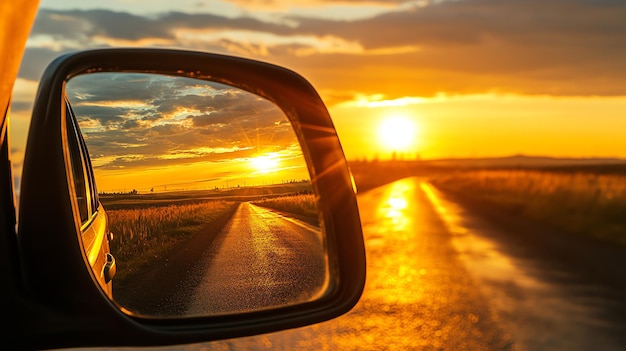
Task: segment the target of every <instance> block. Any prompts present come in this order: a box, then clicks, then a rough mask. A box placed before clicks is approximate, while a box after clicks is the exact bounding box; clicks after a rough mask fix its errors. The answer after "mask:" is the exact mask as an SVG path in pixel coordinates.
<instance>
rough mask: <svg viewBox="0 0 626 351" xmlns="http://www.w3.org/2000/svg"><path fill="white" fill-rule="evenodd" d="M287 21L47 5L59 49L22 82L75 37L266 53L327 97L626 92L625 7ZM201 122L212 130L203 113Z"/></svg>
mask: <svg viewBox="0 0 626 351" xmlns="http://www.w3.org/2000/svg"><path fill="white" fill-rule="evenodd" d="M346 3H348V2H346ZM351 3H352V4H356V3H357V2H351ZM425 5H427V6H425ZM266 15H267V13H266ZM277 16H279V17H280V19H281V21H269V20H263V19H260V18H261V17H259V18H255V17H254V16H253V14H252V13H251V14H249V15H246V16H240V17H232V18H231V17H226V16H219V15H215V14H210V13H183V12H174V11H172V12H168V13H162V14H160V15H156V16H147V15H146V16H140V15H136V14H128V13H123V12H113V11H107V10H83V11H79V10H72V11H61V10H54V11H52V10H45V9H43V10H41V11H40V13H39V15H38V17H37V21H36V23H35V27H34V29H33V34H32V38H33V44H32V45H39V44H37V43H39V42H38V41H37V40H34V38H37V37H38V36H51V37H54V38H55V40H56V42H57V43H59V44H58V45H57V46H58V47H55V48H54V49H53V50H52V49H49V48H47V49H45V48H41V47H29V49H28V51H27V55H26V56H25V61H24V65H23V67H22V70H21V71H20V76H21V77H26V78H28V79H36V77H38V75H39V72H40V71H41V66H42V65H43V62H45V61H47V60H48V59H49V57H51V56H52V54H54V53H55V52H56V51H63V50H68V49H69V48H70V47H73V46H72V45H75V44H76V43H75V42H72V40H73V41H80V42H81V43H83V45H85V46H93V45H103V46H107V45H111V44H114V43H118V42H124V43H126V44H129V43H130V44H131V45H132V44H133V43H135V44H134V45H142V46H143V45H155V46H161V45H165V44H164V43H169V44H168V46H177V47H186V48H191V49H198V50H211V51H217V52H226V53H231V54H235V55H242V56H247V57H251V58H257V59H258V58H262V59H263V60H266V61H270V62H273V63H277V64H280V65H285V66H287V67H289V68H292V69H294V70H296V71H298V72H301V73H303V74H304V75H305V76H306V77H311V79H312V80H313V81H314V82H315V84H316V87H318V88H320V89H321V90H327V91H336V92H339V91H355V93H359V94H365V95H373V94H379V93H383V94H385V95H386V96H388V97H389V98H399V97H402V96H434V95H436V94H438V93H440V92H447V93H452V94H464V93H483V92H492V91H502V92H506V93H518V94H539V95H543V94H552V95H624V94H626V87H624V85H623V84H622V82H623V81H624V80H625V79H626V69H625V68H626V67H625V66H626V63H625V62H626V21H624V20H623V19H624V18H626V3H624V2H623V1H609V0H604V1H591V0H465V1H434V2H428V4H427V2H415V3H411V2H406V3H402V4H397V6H396V5H394V6H391V7H389V10H388V11H387V12H385V13H382V14H379V15H376V16H372V17H367V18H361V19H357V20H331V19H324V18H320V17H316V18H313V17H306V16H298V17H295V16H292V17H284V15H277ZM263 18H265V17H263ZM41 42H43V40H41ZM94 43H96V44H94ZM150 43H152V44H150ZM42 45H43V44H42ZM55 50H56V51H55ZM112 88H114V87H112ZM111 93H115V91H111ZM120 93H121V92H120ZM162 108H164V109H165V108H167V106H166V104H165V102H164V103H163V106H162ZM202 112H204V113H206V112H209V111H202ZM194 116H197V117H198V118H197V119H196V121H198V123H203V122H201V120H202V118H203V117H201V116H203V113H197V114H195V115H194Z"/></svg>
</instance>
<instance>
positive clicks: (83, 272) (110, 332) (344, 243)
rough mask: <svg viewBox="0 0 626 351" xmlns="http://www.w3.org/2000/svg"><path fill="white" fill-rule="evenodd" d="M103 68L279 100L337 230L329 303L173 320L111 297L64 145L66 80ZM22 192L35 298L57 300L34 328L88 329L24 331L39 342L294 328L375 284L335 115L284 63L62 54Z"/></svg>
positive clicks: (27, 272) (36, 123) (337, 309)
mask: <svg viewBox="0 0 626 351" xmlns="http://www.w3.org/2000/svg"><path fill="white" fill-rule="evenodd" d="M157 57H158V58H159V59H156V58H157ZM94 71H103V72H104V71H108V72H125V71H133V72H144V73H157V74H168V75H179V76H187V77H192V78H198V76H201V77H210V78H211V80H213V81H216V82H221V83H226V84H228V85H231V86H235V87H239V88H241V89H244V90H246V91H249V92H251V93H255V94H257V95H260V96H263V97H265V98H267V99H268V100H270V101H272V102H274V103H276V104H277V105H278V107H280V108H281V109H282V110H283V111H284V112H285V113H286V115H287V117H288V118H289V119H290V121H291V122H292V125H293V126H294V130H295V131H296V135H297V137H298V139H299V141H300V143H301V146H302V149H303V153H304V154H305V159H306V160H307V164H308V166H309V168H310V169H312V182H313V184H315V186H316V190H317V191H318V195H319V197H320V201H319V205H320V209H321V211H322V212H323V217H324V221H325V223H324V225H325V226H326V227H328V228H331V229H332V230H330V231H328V235H329V238H328V239H327V241H328V244H329V245H328V250H329V253H328V254H329V260H330V262H329V263H330V265H331V267H330V268H331V278H332V269H333V266H335V267H336V277H337V279H336V280H335V284H336V285H335V286H334V290H332V291H331V293H330V294H329V295H328V296H325V297H323V298H322V299H320V300H317V301H313V302H310V303H305V304H300V305H296V306H289V307H282V308H278V309H274V310H267V311H259V312H252V313H244V314H237V315H229V316H215V317H202V318H188V319H166V320H157V319H154V320H153V319H142V318H136V317H132V316H129V315H126V314H124V313H122V312H121V311H120V310H119V309H118V308H117V307H116V306H114V304H113V303H111V302H110V301H109V300H108V299H107V298H106V297H104V295H103V292H102V291H101V290H100V288H99V287H98V286H97V283H96V282H95V280H94V279H95V278H94V277H93V276H92V273H91V270H90V269H85V268H86V267H85V266H84V265H80V264H76V263H77V260H78V259H83V262H84V261H85V257H84V252H83V250H82V247H81V243H80V240H78V239H79V235H80V230H79V229H77V226H76V223H75V219H74V213H73V210H72V204H71V201H72V200H71V198H70V195H69V194H70V191H69V184H68V175H67V174H66V169H65V163H64V162H65V161H64V159H63V153H62V152H59V150H58V146H59V145H62V138H61V135H60V134H59V132H60V130H62V128H61V120H62V119H63V116H62V115H59V114H60V113H61V112H62V111H63V108H62V106H63V103H62V101H63V93H64V84H65V82H66V81H67V80H68V79H69V78H71V77H73V76H75V75H77V74H82V73H88V72H94ZM55 111H56V112H55ZM55 146H56V147H55ZM61 151H62V150H61ZM42 172H45V174H47V176H48V177H47V179H46V182H41V179H40V177H39V175H40V174H42ZM21 195H22V197H21V199H20V216H19V218H20V226H19V235H18V240H19V244H20V256H21V257H22V262H21V263H22V273H23V277H24V284H25V287H26V290H27V292H28V293H29V295H28V296H29V298H30V299H31V300H32V301H34V302H36V303H37V304H41V305H43V306H46V307H47V310H46V312H45V313H43V314H42V315H38V316H37V318H43V323H42V326H41V331H40V330H34V334H37V333H38V332H39V333H41V334H48V333H47V332H46V331H45V327H46V326H49V325H47V323H48V322H50V323H54V324H55V325H57V324H59V315H63V316H64V317H65V318H64V319H62V320H65V321H66V322H67V323H68V324H70V325H71V326H72V328H77V329H78V330H76V329H73V330H70V331H68V332H67V334H68V335H71V336H72V337H71V341H68V340H67V335H65V334H63V333H60V335H54V336H51V335H44V336H45V337H49V338H51V339H50V340H48V341H46V340H43V341H42V340H39V341H36V339H40V338H33V333H29V335H28V336H24V339H25V340H24V342H26V341H30V342H34V343H37V342H39V343H40V344H34V345H33V346H34V347H40V346H41V347H45V348H50V347H72V346H116V345H136V346H149V345H171V344H179V343H192V342H202V341H211V340H218V339H225V338H232V337H240V336H248V335H255V334H259V333H266V332H272V331H278V330H284V329H290V328H295V327H300V326H304V325H309V324H313V323H318V322H322V321H325V320H329V319H332V318H334V317H337V316H339V315H342V314H344V313H345V312H347V311H349V310H350V309H351V308H352V307H353V306H354V305H355V304H356V302H358V300H359V298H360V296H361V293H362V291H363V287H364V284H365V249H364V243H363V235H362V229H361V223H360V219H359V214H358V207H357V204H356V196H355V193H354V191H353V188H352V180H351V177H350V172H349V170H348V167H347V163H346V160H345V156H344V154H343V150H342V149H341V145H340V143H339V140H338V137H337V135H336V132H335V129H334V126H333V124H332V120H331V118H330V115H329V114H328V111H327V109H326V107H325V106H324V104H323V102H322V100H321V98H320V97H319V95H318V94H317V92H316V91H315V89H314V88H313V87H312V86H311V85H310V83H308V82H307V81H306V80H305V79H304V78H303V77H301V76H300V75H298V74H297V73H294V72H292V71H290V70H288V69H285V68H282V67H278V66H275V65H271V64H267V63H263V62H259V61H253V60H249V59H243V58H238V57H232V56H225V55H217V54H209V53H203V52H193V51H182V50H167V49H97V50H87V51H80V52H76V53H70V54H66V55H63V56H60V57H58V58H57V59H55V60H54V61H52V62H51V63H50V65H49V66H48V68H46V71H45V73H44V75H43V77H42V80H41V82H40V86H39V90H38V92H37V98H36V103H35V107H34V110H33V119H32V121H31V127H30V130H29V136H28V144H27V151H26V157H25V160H24V172H23V179H22V192H21ZM51 198H52V199H55V200H56V202H57V206H54V207H55V208H54V209H52V210H51V208H50V206H49V204H47V203H46V199H51ZM42 214H45V215H42ZM33 218H38V219H40V220H38V221H33ZM35 222H37V223H35ZM46 228H57V230H56V231H55V234H58V235H47V236H46V235H42V233H44V234H49V233H46V232H45V230H46ZM60 233H73V234H71V235H70V234H68V235H66V236H62V235H61V234H60ZM42 237H43V239H42ZM45 262H49V264H48V265H45V264H43V263H45ZM78 262H79V261H78ZM333 262H334V263H335V264H334V265H333ZM52 263H54V264H52ZM44 267H45V268H44ZM59 271H60V274H59ZM59 280H60V281H61V283H59ZM68 292H73V293H72V294H68ZM77 294H78V295H79V296H78V298H77V296H76V295H77ZM33 313H36V314H40V313H39V312H33Z"/></svg>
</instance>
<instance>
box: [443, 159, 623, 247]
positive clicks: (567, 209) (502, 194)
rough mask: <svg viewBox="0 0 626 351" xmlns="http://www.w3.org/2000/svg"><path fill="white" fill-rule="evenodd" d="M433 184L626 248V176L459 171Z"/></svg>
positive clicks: (544, 172) (567, 172)
mask: <svg viewBox="0 0 626 351" xmlns="http://www.w3.org/2000/svg"><path fill="white" fill-rule="evenodd" d="M432 183H433V185H435V186H437V187H438V188H440V189H442V190H444V191H451V192H455V193H457V194H460V195H462V196H465V197H470V198H473V199H477V200H480V201H483V202H485V203H488V204H491V205H494V206H497V207H499V208H503V209H505V210H507V211H509V212H511V213H514V214H516V215H519V216H521V217H523V218H528V219H532V220H534V221H538V222H543V223H547V224H549V225H551V226H554V227H556V228H559V229H562V230H564V231H566V232H570V233H574V234H580V235H589V236H593V237H596V238H599V239H602V240H606V241H610V242H613V243H616V244H619V245H623V246H626V174H601V173H594V172H580V171H576V169H575V168H572V169H571V170H568V171H562V170H560V171H554V170H553V171H548V170H482V171H480V170H474V171H467V170H466V171H459V170H457V171H453V172H450V173H449V174H448V175H445V176H438V177H436V178H434V179H433V180H432Z"/></svg>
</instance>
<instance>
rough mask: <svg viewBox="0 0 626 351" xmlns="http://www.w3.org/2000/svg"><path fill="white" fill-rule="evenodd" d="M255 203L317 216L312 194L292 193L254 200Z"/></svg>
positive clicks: (293, 212) (312, 216) (283, 210)
mask: <svg viewBox="0 0 626 351" xmlns="http://www.w3.org/2000/svg"><path fill="white" fill-rule="evenodd" d="M253 203H254V204H255V205H259V206H263V207H268V208H272V209H275V210H278V211H281V212H287V213H291V214H296V215H300V216H304V217H309V218H315V219H317V218H318V217H317V216H318V210H317V204H316V200H315V195H313V194H294V195H285V196H280V197H274V198H270V199H265V200H261V201H254V202H253Z"/></svg>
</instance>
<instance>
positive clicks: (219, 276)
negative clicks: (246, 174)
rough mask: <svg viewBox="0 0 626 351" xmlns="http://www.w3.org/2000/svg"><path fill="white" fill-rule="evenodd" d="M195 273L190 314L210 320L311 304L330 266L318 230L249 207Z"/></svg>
mask: <svg viewBox="0 0 626 351" xmlns="http://www.w3.org/2000/svg"><path fill="white" fill-rule="evenodd" d="M194 272H195V273H192V274H191V275H190V278H191V279H192V280H193V282H191V285H193V286H194V288H193V291H191V292H190V294H189V301H188V305H187V310H186V313H185V314H186V315H209V314H221V313H229V312H230V313H232V312H242V311H253V310H258V309H261V308H268V307H272V306H281V305H288V304H293V303H295V302H298V301H306V300H308V299H310V298H312V297H314V296H315V294H316V293H321V289H322V287H323V285H324V282H325V279H326V262H325V256H324V251H323V246H322V241H321V235H320V234H319V229H318V228H315V227H312V226H310V225H307V224H305V223H303V222H300V221H298V220H295V219H292V218H289V217H285V216H282V215H281V214H279V213H276V212H272V211H269V210H267V209H264V208H261V207H258V206H255V205H252V204H250V203H248V202H245V203H242V204H241V205H239V208H238V209H237V211H236V212H235V214H234V215H233V217H232V218H231V219H230V221H229V222H228V224H227V225H226V226H225V227H224V229H223V230H222V232H221V233H220V234H219V235H218V237H217V238H216V240H215V241H214V242H213V244H212V245H211V246H210V247H209V248H208V249H207V250H206V251H205V252H204V254H203V256H202V258H201V261H200V262H198V264H197V265H196V267H195V269H194ZM196 279H198V280H199V284H198V283H197V281H196Z"/></svg>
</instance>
